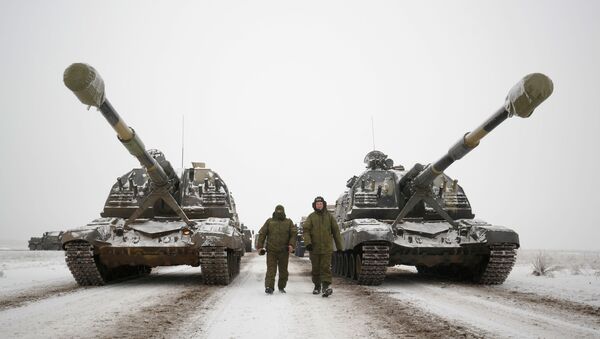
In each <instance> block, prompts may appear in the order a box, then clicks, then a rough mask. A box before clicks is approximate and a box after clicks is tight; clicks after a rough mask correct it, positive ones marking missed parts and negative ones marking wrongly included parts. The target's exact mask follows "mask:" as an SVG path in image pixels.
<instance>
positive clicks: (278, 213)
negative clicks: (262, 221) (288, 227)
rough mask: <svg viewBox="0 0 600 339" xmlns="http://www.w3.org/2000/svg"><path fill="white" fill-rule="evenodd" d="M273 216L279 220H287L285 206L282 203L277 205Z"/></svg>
mask: <svg viewBox="0 0 600 339" xmlns="http://www.w3.org/2000/svg"><path fill="white" fill-rule="evenodd" d="M273 218H274V219H278V220H285V208H283V206H282V205H277V206H275V211H274V212H273Z"/></svg>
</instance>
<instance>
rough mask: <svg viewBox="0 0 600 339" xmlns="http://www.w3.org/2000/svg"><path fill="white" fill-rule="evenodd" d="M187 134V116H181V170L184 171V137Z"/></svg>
mask: <svg viewBox="0 0 600 339" xmlns="http://www.w3.org/2000/svg"><path fill="white" fill-rule="evenodd" d="M184 134H185V115H183V114H182V115H181V169H182V170H183V140H184V139H183V137H184Z"/></svg>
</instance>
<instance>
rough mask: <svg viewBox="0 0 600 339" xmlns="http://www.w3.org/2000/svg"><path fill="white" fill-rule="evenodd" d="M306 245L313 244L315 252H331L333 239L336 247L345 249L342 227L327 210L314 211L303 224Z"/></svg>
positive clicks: (313, 251)
mask: <svg viewBox="0 0 600 339" xmlns="http://www.w3.org/2000/svg"><path fill="white" fill-rule="evenodd" d="M302 228H303V230H304V233H303V235H304V245H305V246H308V245H311V244H312V247H313V250H312V252H311V253H313V254H331V252H333V241H334V240H335V247H336V249H339V250H341V249H343V246H342V236H341V235H340V227H339V226H338V224H337V222H336V221H335V219H334V218H333V216H332V215H331V213H329V212H328V211H327V210H322V211H320V212H317V211H315V212H312V213H311V214H310V215H309V216H308V217H307V218H306V221H304V224H302Z"/></svg>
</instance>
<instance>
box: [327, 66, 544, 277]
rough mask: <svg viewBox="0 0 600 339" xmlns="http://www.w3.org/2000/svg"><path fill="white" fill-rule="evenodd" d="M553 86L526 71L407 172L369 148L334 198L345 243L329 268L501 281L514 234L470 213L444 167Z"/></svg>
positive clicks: (528, 110) (510, 261) (529, 109)
mask: <svg viewBox="0 0 600 339" xmlns="http://www.w3.org/2000/svg"><path fill="white" fill-rule="evenodd" d="M552 90H553V84H552V81H551V80H550V79H549V78H548V77H546V76H545V75H543V74H539V73H534V74H530V75H527V76H526V77H525V78H523V79H522V80H521V81H520V82H519V83H517V84H516V85H515V86H514V87H513V88H512V89H511V90H510V92H509V94H508V97H507V98H506V101H505V104H504V105H503V106H502V107H501V108H500V109H499V110H498V111H497V112H496V113H495V114H493V115H492V116H491V117H490V118H489V119H488V120H486V121H485V122H484V123H483V124H482V125H481V126H479V127H477V128H476V129H475V130H473V131H472V132H469V133H467V134H465V136H464V137H462V138H461V139H460V140H459V141H458V142H457V143H456V144H455V145H454V146H452V147H451V148H450V150H449V151H448V153H447V154H445V155H444V156H442V157H441V158H440V159H439V160H438V161H436V162H434V163H432V164H429V165H427V166H423V165H421V164H416V165H414V166H413V167H412V168H411V169H409V170H408V171H407V170H405V168H404V167H403V166H401V165H395V164H394V162H393V161H392V159H390V158H388V157H387V155H385V154H384V153H383V152H380V151H372V152H369V153H368V154H367V156H366V157H365V159H364V162H365V163H366V165H367V170H366V171H365V172H363V173H362V174H361V175H360V176H353V177H352V178H350V179H349V180H348V182H347V183H346V187H347V188H348V190H347V191H346V192H345V193H343V194H342V195H341V196H340V197H339V198H338V199H337V201H336V206H335V217H336V220H337V221H338V223H339V224H340V227H341V229H342V232H341V233H342V238H343V242H344V248H343V252H342V253H336V254H334V257H333V260H332V264H333V265H332V266H333V271H334V273H335V274H337V275H341V276H345V277H348V278H351V279H355V280H357V281H358V282H359V283H360V284H366V285H379V284H381V282H382V281H383V280H384V278H385V273H386V268H387V267H388V266H393V265H400V264H401V265H414V266H416V267H417V270H418V271H419V272H420V273H433V274H440V275H452V276H460V277H465V278H468V279H471V280H472V281H474V282H477V283H481V284H501V283H503V282H504V281H505V280H506V278H507V277H508V275H509V273H510V271H511V270H512V267H513V265H514V262H515V256H516V249H517V248H518V247H519V236H518V234H517V233H516V232H515V231H513V230H512V229H509V228H507V227H503V226H498V225H493V224H490V223H487V222H485V221H482V220H476V219H474V214H473V211H472V209H471V204H470V203H469V200H468V199H467V196H466V195H465V192H464V190H463V189H462V187H461V186H460V185H458V183H457V181H456V180H453V179H452V178H450V177H449V176H448V175H446V174H445V173H444V171H445V170H446V169H447V168H448V167H449V166H450V165H452V163H453V162H454V161H456V160H459V159H461V158H462V157H463V156H464V155H466V154H467V153H469V152H470V151H471V150H473V149H474V148H475V147H477V145H479V142H480V140H481V139H482V138H483V137H484V136H486V135H487V134H488V133H489V132H491V131H492V130H493V129H494V128H496V127H497V126H498V125H500V124H501V123H502V122H503V121H504V120H506V119H507V118H509V117H511V116H513V115H517V116H519V117H522V118H527V117H529V116H530V115H531V114H532V113H533V110H534V109H535V108H536V107H537V106H538V105H539V104H540V103H542V102H543V101H544V100H545V99H546V98H547V97H549V96H550V94H551V93H552Z"/></svg>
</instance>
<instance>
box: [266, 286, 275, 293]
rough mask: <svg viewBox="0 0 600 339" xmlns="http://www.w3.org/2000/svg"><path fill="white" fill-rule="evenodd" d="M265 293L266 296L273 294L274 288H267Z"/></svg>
mask: <svg viewBox="0 0 600 339" xmlns="http://www.w3.org/2000/svg"><path fill="white" fill-rule="evenodd" d="M265 293H266V294H273V288H271V287H267V288H265Z"/></svg>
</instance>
